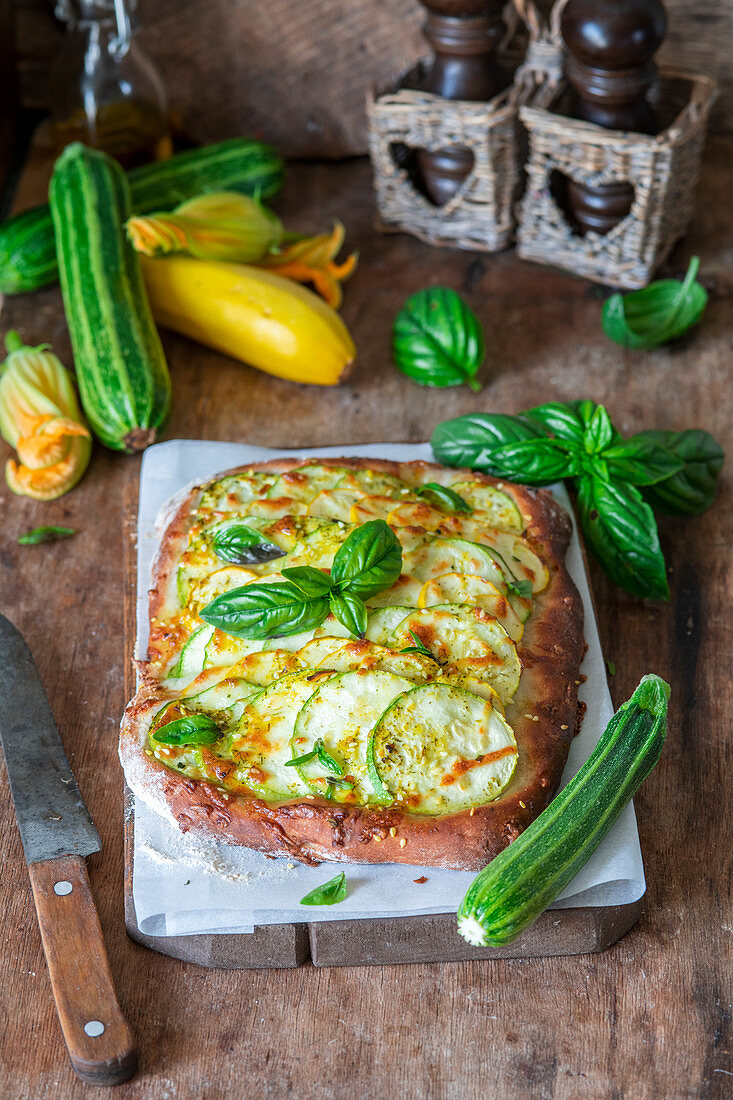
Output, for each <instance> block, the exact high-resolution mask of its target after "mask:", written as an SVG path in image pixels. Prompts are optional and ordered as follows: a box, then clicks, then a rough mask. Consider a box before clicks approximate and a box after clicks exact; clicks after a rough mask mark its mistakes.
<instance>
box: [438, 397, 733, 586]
mask: <svg viewBox="0 0 733 1100" xmlns="http://www.w3.org/2000/svg"><path fill="white" fill-rule="evenodd" d="M432 447H433V451H434V452H435V457H436V458H437V459H438V461H439V462H442V463H443V464H445V465H447V466H471V467H473V468H474V469H476V470H481V471H483V472H484V473H488V474H493V475H494V476H496V477H505V478H507V479H508V480H512V481H520V482H524V483H525V484H528V485H551V484H552V483H553V482H555V481H560V480H561V479H563V478H569V479H571V482H572V484H573V485H574V487H575V489H576V491H577V500H578V516H579V519H580V526H581V528H582V530H583V533H584V535H585V538H586V541H587V543H588V545H589V546H590V547H591V549H592V550H593V552H594V553H595V555H596V557H597V558H598V560H599V561H600V563H601V565H602V566H603V568H604V569H605V571H606V572H607V573H608V575H609V577H611V579H612V580H613V581H614V582H615V583H616V584H618V585H619V586H620V587H621V588H624V589H625V590H626V591H627V592H631V593H633V594H634V595H636V596H651V597H655V598H657V599H669V587H668V585H667V576H666V570H665V564H664V558H663V556H662V551H661V549H660V546H659V536H658V533H657V525H656V521H655V519H654V512H653V511H652V509H653V508H655V509H656V510H657V511H659V512H666V513H668V514H670V515H699V514H700V513H701V512H704V511H705V509H706V508H709V507H710V505H711V504H712V502H713V497H714V495H715V487H716V482H717V477H718V473H719V472H720V468H721V466H722V465H723V457H724V456H723V450H722V448H721V447H720V445H719V444H718V443H717V442H716V440H715V439H714V438H713V437H712V436H711V435H710V434H709V433H708V432H704V431H701V430H699V429H693V430H691V431H685V432H665V431H650V432H639V434H638V435H634V436H631V438H629V439H624V438H623V437H622V436H621V435H620V433H619V432H618V431H617V430H616V428H615V427H614V426H613V424H612V423H611V420H610V417H609V415H608V413H607V412H606V410H605V408H604V407H603V405H597V404H596V403H595V402H594V401H572V402H569V403H568V404H561V403H559V402H550V403H549V404H546V405H538V406H537V407H536V408H533V409H528V410H527V411H526V412H523V413H520V415H519V416H505V415H503V414H492V413H470V414H469V415H468V416H459V417H456V419H454V420H446V421H445V422H444V423H443V424H439V425H438V427H437V428H436V429H435V431H434V433H433V438H432Z"/></svg>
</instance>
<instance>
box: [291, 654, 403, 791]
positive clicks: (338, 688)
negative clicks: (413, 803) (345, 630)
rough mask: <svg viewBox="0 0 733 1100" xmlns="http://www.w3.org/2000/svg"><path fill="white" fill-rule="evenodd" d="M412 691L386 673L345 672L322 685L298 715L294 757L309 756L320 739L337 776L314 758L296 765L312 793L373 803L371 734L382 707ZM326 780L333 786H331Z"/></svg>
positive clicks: (292, 744)
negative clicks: (335, 767) (370, 770)
mask: <svg viewBox="0 0 733 1100" xmlns="http://www.w3.org/2000/svg"><path fill="white" fill-rule="evenodd" d="M411 687H413V684H412V683H411V682H410V680H406V679H405V678H404V677H402V676H395V675H393V674H392V673H390V672H345V673H343V674H341V675H340V676H334V677H332V678H330V679H327V680H325V681H324V683H322V684H321V685H320V687H319V688H318V690H317V691H316V692H315V693H314V694H313V695H312V696H311V698H310V699H309V700H308V702H307V703H306V704H305V706H304V707H303V709H302V710H301V711H300V713H299V715H298V718H297V721H296V723H295V729H294V732H293V738H292V742H291V749H292V756H293V758H295V759H297V758H300V757H302V756H304V755H307V754H308V753H310V752H313V750H314V748H315V747H316V742H317V741H320V742H322V743H323V747H324V749H325V751H326V753H327V754H328V755H329V756H330V757H331V758H332V759H333V760H334V762H335V763H336V764H337V766H338V768H340V769H341V775H339V774H338V773H337V771H334V770H333V769H329V768H328V767H327V766H326V765H324V763H323V761H322V760H321V759H319V758H318V757H317V756H316V757H314V758H313V759H311V760H308V761H306V762H304V763H303V764H299V765H298V772H299V773H300V775H301V778H302V779H303V780H304V782H305V783H306V784H307V785H308V787H309V789H310V790H311V792H313V793H314V794H320V795H325V796H326V797H329V798H331V799H333V800H334V801H335V802H347V803H352V804H353V803H355V802H356V803H361V804H364V803H366V802H369V801H374V798H375V789H374V785H373V783H372V780H371V778H370V775H369V771H368V768H367V744H368V741H369V736H370V734H371V731H372V728H373V726H374V724H375V723H376V721H377V720H378V718H379V717H380V715H381V714H382V713H383V711H384V710H385V708H386V707H387V706H388V705H389V704H390V703H391V702H392V700H393V699H394V698H395V697H396V696H397V695H400V694H401V693H402V692H403V691H407V690H409V689H410V688H411ZM329 777H331V778H333V779H335V780H337V782H336V783H330V782H329ZM352 784H353V786H352Z"/></svg>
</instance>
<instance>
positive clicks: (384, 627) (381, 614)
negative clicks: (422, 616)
mask: <svg viewBox="0 0 733 1100" xmlns="http://www.w3.org/2000/svg"><path fill="white" fill-rule="evenodd" d="M413 610H414V608H412V607H407V606H402V607H400V606H399V604H398V605H396V606H395V607H377V608H375V610H374V611H371V610H370V611H369V618H368V620H367V628H366V638H367V641H369V642H376V644H377V645H389V644H390V643H389V639H390V638H391V637H392V634H393V632H394V631H395V630H396V628H397V627H398V626H399V624H400V623H401V622H402V621H403V619H405V618H406V617H407V616H408V615H410V614H411V613H412V611H413ZM414 644H415V642H414V639H412V638H411V639H410V641H409V642H405V643H404V645H403V646H396V647H394V648H398V649H404V647H405V646H408V645H414ZM391 648H392V647H391Z"/></svg>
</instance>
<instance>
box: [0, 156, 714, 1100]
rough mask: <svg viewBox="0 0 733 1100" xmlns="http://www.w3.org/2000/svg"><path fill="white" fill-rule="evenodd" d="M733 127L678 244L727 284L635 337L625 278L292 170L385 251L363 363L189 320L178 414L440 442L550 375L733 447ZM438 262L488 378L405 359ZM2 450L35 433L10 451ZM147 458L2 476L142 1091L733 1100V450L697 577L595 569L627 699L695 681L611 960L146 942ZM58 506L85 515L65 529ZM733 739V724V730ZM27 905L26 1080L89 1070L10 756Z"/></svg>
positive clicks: (645, 796) (6, 838)
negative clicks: (243, 951)
mask: <svg viewBox="0 0 733 1100" xmlns="http://www.w3.org/2000/svg"><path fill="white" fill-rule="evenodd" d="M732 153H733V143H731V142H730V141H723V140H717V141H713V142H711V143H710V146H709V148H708V153H707V158H706V163H705V169H704V172H703V178H702V183H701V188H700V209H699V213H698V216H697V220H696V223H695V226H694V229H693V232H692V233H691V235H690V237H689V239H688V240H687V241H686V242H685V243H684V244H683V245H682V246H680V247H679V248H678V250H677V251H676V253H675V254H674V256H673V258H672V261H671V263H670V264H668V265H667V270H668V271H669V272H674V273H680V272H682V271H683V270H684V268H685V266H686V263H687V259H688V257H689V255H690V254H691V252H693V251H694V252H697V253H698V254H699V255H700V256H701V259H702V271H703V273H704V281H705V282H706V284H707V286H708V288H709V289H710V291H711V302H710V305H709V308H708V311H707V314H706V317H705V321H704V324H703V325H702V327H701V328H700V330H699V331H698V332H697V333H695V334H694V335H693V336H691V337H689V338H688V339H687V340H685V341H683V342H682V343H680V344H678V345H677V346H675V347H674V348H672V349H670V350H660V351H657V352H654V353H652V354H644V353H634V352H624V351H622V350H621V349H620V348H618V347H616V346H615V345H613V344H611V343H609V342H608V341H607V340H606V339H605V337H604V336H603V335H602V333H601V329H600V323H599V316H600V308H601V302H602V299H603V297H604V295H603V293H602V291H601V290H599V289H598V288H596V287H594V286H592V285H590V284H589V283H587V282H585V281H584V280H580V279H576V278H573V277H572V276H570V275H567V274H563V273H560V272H555V271H551V270H547V269H543V268H541V267H536V266H532V265H530V264H526V263H522V262H521V261H519V260H518V259H517V258H516V256H515V255H514V254H513V253H512V252H507V253H504V254H502V255H498V256H482V255H478V254H470V253H466V252H454V251H448V250H438V249H430V248H427V247H425V246H423V245H421V244H419V243H417V242H416V241H414V240H411V239H410V238H408V237H405V236H401V235H396V236H386V237H385V236H380V235H378V234H376V233H375V232H374V231H373V229H372V222H373V218H374V209H373V203H372V198H371V193H370V177H369V167H368V165H367V164H366V163H365V162H364V161H351V162H346V163H342V164H337V165H333V164H329V165H302V164H293V165H291V167H290V169H289V173H288V185H287V188H286V192H285V195H284V197H283V200H282V202H281V204H280V205H281V210H282V212H284V214H285V215H286V217H287V219H288V221H289V223H291V224H292V225H294V226H297V227H302V228H303V229H306V230H307V229H315V228H317V227H321V226H323V225H326V224H328V222H329V221H330V219H331V218H333V217H339V218H341V219H342V220H343V221H344V223H345V224H346V226H347V228H348V241H349V244H350V245H351V246H352V247H356V248H358V249H359V250H360V254H361V259H360V264H359V269H358V271H357V273H356V274H355V276H354V277H353V279H352V281H351V282H350V284H349V285H348V287H347V293H346V303H345V306H344V317H345V319H346V322H347V323H348V325H349V326H350V328H351V330H352V332H353V334H354V337H355V339H356V343H357V346H358V348H359V359H358V366H357V369H356V371H355V373H354V376H353V378H352V379H351V381H350V382H349V383H348V384H347V385H345V386H343V387H342V388H340V389H333V390H321V389H316V388H308V387H303V386H299V385H294V384H289V383H286V382H280V381H278V380H276V379H273V378H269V377H267V376H265V375H262V374H258V373H256V372H255V371H253V370H250V369H249V368H247V367H244V366H241V365H239V364H236V363H234V362H232V361H230V360H227V359H225V358H223V357H221V356H218V355H215V354H214V353H213V352H207V351H205V350H203V349H201V348H199V347H197V346H195V345H193V344H191V343H189V342H187V341H186V340H184V339H181V338H177V337H175V336H170V335H166V336H165V337H164V342H165V346H166V350H167V353H168V356H169V362H170V366H171V373H172V376H173V383H174V393H175V405H174V411H173V417H172V421H171V424H170V428H169V431H168V436H169V437H175V436H180V437H196V438H210V439H227V440H246V441H248V442H252V443H259V444H266V445H269V446H282V447H290V446H295V445H309V446H313V445H318V444H323V445H328V444H334V443H339V442H344V441H347V442H349V443H356V442H362V441H374V440H423V439H425V438H426V437H428V436H429V435H430V432H431V430H432V428H433V427H434V425H435V424H436V423H437V422H438V421H439V420H442V419H444V418H446V417H448V416H454V415H457V414H460V413H464V412H468V411H469V410H473V409H494V410H501V411H506V412H513V411H515V410H517V409H518V408H520V407H523V406H527V405H529V404H534V403H536V402H539V401H545V400H550V399H571V398H577V397H580V396H589V397H593V398H595V399H596V400H597V401H602V402H604V403H605V404H606V405H607V406H608V408H609V410H610V412H611V414H612V416H613V419H614V420H615V422H616V424H617V425H618V427H619V428H620V429H621V430H622V431H623V432H628V433H631V432H634V431H638V430H640V429H643V428H652V427H667V428H686V427H692V426H701V427H705V428H708V429H709V430H711V431H712V432H714V433H715V435H716V436H717V437H718V438H719V439H720V440H721V441H722V442H723V443H724V444H726V443H727V444H728V445H730V441H731V440H730V431H729V421H730V419H731V402H730V389H731V352H732V351H733V336H732V335H731V334H732V332H733V329H732V327H731V295H732V294H733V272H732V271H731V267H730V256H731V250H733V207H731V202H730V186H731V184H730V179H731V177H730V171H729V167H728V166H729V164H730V161H731V154H732ZM48 167H49V162H48V158H47V157H45V156H44V155H43V154H42V152H38V151H36V152H35V153H33V154H32V155H31V159H30V161H29V165H28V169H27V171H26V174H25V178H24V181H23V183H22V185H21V190H20V194H19V196H18V207H19V208H20V206H25V205H29V204H31V203H33V202H37V201H41V199H42V198H43V191H44V187H45V183H46V179H47V173H48ZM428 283H444V284H447V285H449V286H453V287H455V288H456V289H457V290H459V291H460V292H461V293H463V294H464V295H465V296H466V298H467V299H468V301H469V302H470V304H471V305H472V306H473V308H474V309H475V310H476V311H477V313H478V314H479V316H480V317H481V320H482V321H483V323H484V326H485V329H486V335H487V345H488V356H487V363H486V366H485V369H484V373H483V379H482V380H483V382H484V389H483V390H482V392H481V393H480V394H479V395H478V396H475V395H473V394H472V393H471V392H470V391H469V390H468V389H465V388H461V389H453V390H440V391H428V390H424V389H418V388H417V387H416V386H414V385H413V384H412V383H411V382H410V381H409V380H407V379H406V378H403V377H402V376H401V375H399V374H398V373H397V372H396V371H395V370H394V369H393V368H392V367H391V365H390V355H389V331H390V324H391V320H392V318H393V316H394V314H395V312H396V311H397V310H398V308H399V307H400V305H401V304H402V302H403V300H404V299H405V297H406V296H407V295H408V294H409V293H412V292H413V291H415V290H417V289H418V288H420V287H422V286H425V285H426V284H428ZM11 327H13V328H16V327H17V328H18V329H20V331H21V333H22V335H23V337H24V338H25V339H26V341H27V342H28V343H31V344H33V343H40V342H41V341H50V342H51V343H52V344H53V346H54V348H55V349H56V351H57V352H58V353H59V354H60V355H61V357H62V358H65V359H66V360H67V362H68V361H69V359H70V354H69V342H68V336H67V333H66V328H65V324H64V319H63V313H62V308H61V299H60V296H59V292H58V290H57V289H51V290H47V291H45V292H42V293H40V294H37V295H35V296H33V297H28V298H16V299H6V300H5V302H4V303H3V304H2V310H1V313H0V330H2V332H5V331H6V330H7V329H8V328H11ZM2 457H3V458H4V457H5V454H4V452H3V455H2ZM138 469H139V461H138V460H137V459H134V458H127V457H124V456H122V455H117V454H113V453H112V452H110V451H105V450H104V449H103V448H101V447H98V448H97V450H96V453H95V455H94V460H93V462H92V465H91V468H90V470H89V472H88V473H87V475H86V477H85V478H84V481H83V482H82V484H81V485H80V487H79V488H78V489H76V490H74V492H73V493H71V494H70V495H69V496H68V497H64V498H62V499H61V500H60V501H58V502H56V503H50V504H34V503H32V502H31V501H28V500H25V499H21V498H18V497H14V496H12V495H11V494H10V493H9V492H8V490H7V489H6V488H5V487H4V485H3V486H2V487H0V502H1V504H2V530H0V539H1V540H2V542H1V545H0V592H1V598H0V607H1V609H2V611H3V612H4V613H6V614H7V615H9V617H10V618H11V619H12V620H13V621H14V622H15V623H16V624H17V625H18V626H19V627H20V629H21V630H22V631H23V632H24V634H25V636H26V638H27V640H28V642H29V644H30V645H31V648H32V650H33V652H34V654H35V656H36V660H37V662H38V665H39V668H40V672H41V675H42V677H43V680H44V683H45V685H46V688H47V691H48V694H49V697H50V699H51V702H52V705H53V708H54V711H55V714H56V717H57V720H58V724H59V727H60V729H61V732H62V735H63V738H64V742H65V744H66V748H67V752H68V755H69V759H70V761H71V764H72V767H73V769H74V771H75V773H76V777H77V779H78V782H79V786H80V788H81V791H82V793H83V795H84V798H85V800H86V802H87V805H88V806H89V809H90V811H91V813H92V816H93V817H94V820H95V822H96V823H97V826H98V828H99V831H100V833H101V835H102V839H103V843H104V848H103V851H102V852H101V853H99V854H97V855H95V856H92V857H91V859H90V861H89V864H90V875H91V880H92V885H93V888H94V891H95V895H96V898H97V901H98V904H99V909H100V916H101V921H102V926H103V929H104V933H105V936H106V940H107V944H108V947H109V954H110V960H111V964H112V969H113V972H114V974H115V976H116V981H117V987H118V990H119V996H120V1001H121V1003H122V1007H123V1010H124V1011H125V1012H126V1014H127V1016H128V1018H129V1019H130V1021H131V1023H132V1025H133V1027H134V1028H135V1030H136V1032H137V1035H138V1037H139V1042H140V1050H141V1068H140V1072H139V1074H138V1076H137V1078H136V1079H135V1080H133V1081H132V1082H131V1083H130V1084H128V1085H125V1086H122V1087H121V1088H120V1089H119V1090H118V1092H117V1093H116V1095H117V1096H119V1097H121V1098H122V1100H128V1098H149V1097H156V1098H157V1097H160V1098H163V1097H168V1098H171V1100H173V1098H178V1097H180V1098H184V1097H194V1096H197V1097H198V1096H200V1097H207V1098H214V1097H230V1096H231V1097H240V1096H242V1095H249V1096H268V1097H284V1096H291V1095H294V1096H298V1097H307V1098H313V1100H316V1098H323V1100H326V1098H331V1097H341V1096H349V1097H375V1098H383V1097H388V1096H404V1097H408V1098H412V1097H426V1098H435V1100H438V1098H443V1097H456V1098H457V1097H460V1098H463V1097H492V1098H494V1100H504V1098H509V1097H537V1098H540V1097H543V1098H549V1097H552V1098H557V1100H561V1098H562V1100H565V1098H568V1100H571V1098H575V1097H581V1096H582V1097H599V1098H610V1097H619V1098H620V1097H628V1098H635V1100H636V1098H653V1100H660V1098H665V1100H668V1098H672V1097H706V1098H712V1097H722V1096H724V1095H731V1089H732V1086H733V1062H731V1060H730V1051H731V1046H732V1044H731V1039H730V1030H729V1029H730V1022H731V1005H730V1001H731V983H730V979H731V972H730V955H729V954H728V955H726V950H727V949H728V946H729V942H730V931H731V925H732V924H733V914H732V912H731V907H730V896H729V887H730V877H729V871H730V862H729V861H730V850H731V819H732V816H733V815H732V813H731V795H730V791H731V785H730V767H731V751H730V750H731V745H730V737H729V729H730V718H729V715H730V713H731V704H732V702H733V701H732V700H731V681H730V673H729V658H730V653H731V648H732V647H731V626H730V623H731V619H730V612H729V608H728V604H729V602H730V595H731V593H730V587H729V581H730V560H731V556H730V550H731V543H732V541H733V538H732V532H731V507H730V504H731V494H730V473H729V472H727V473H726V471H724V477H723V485H722V490H721V494H720V497H719V499H718V501H717V503H716V506H715V507H714V509H713V510H712V511H710V512H709V513H708V514H706V515H705V516H703V517H701V518H698V519H690V520H678V519H670V520H665V521H664V522H663V523H662V525H661V528H662V540H663V546H664V549H665V553H666V555H667V559H668V562H669V565H670V580H671V587H672V600H671V603H669V604H668V605H662V604H655V603H650V604H645V603H643V602H641V601H639V600H636V599H633V598H631V597H629V596H626V595H624V594H623V593H621V592H619V591H618V590H616V589H614V588H613V587H612V586H611V585H610V584H608V583H607V582H606V580H605V578H604V576H603V575H602V574H601V572H600V570H598V569H597V568H595V567H593V570H592V580H593V585H594V589H595V596H596V602H597V605H598V610H599V620H600V621H599V626H600V631H601V636H602V641H603V645H604V648H605V652H606V654H607V657H608V658H609V660H611V661H613V662H614V664H615V668H616V672H615V676H614V677H613V679H612V681H611V686H612V693H613V696H614V699H615V701H616V702H620V701H621V700H622V699H624V698H626V697H627V696H628V694H629V693H630V692H631V690H632V688H633V687H634V686H635V684H636V682H637V681H638V679H639V677H640V675H641V674H642V673H644V672H647V671H650V670H654V671H656V672H658V673H660V674H661V675H662V676H665V677H666V678H667V679H668V680H669V681H670V682H671V684H672V710H671V724H670V735H669V741H668V745H667V747H666V750H665V753H664V755H663V757H662V760H661V762H660V764H659V766H658V768H657V769H656V771H655V772H654V774H653V775H652V776H651V778H650V779H649V780H648V782H647V783H646V785H645V786H644V787H643V789H642V790H641V792H640V794H639V796H638V798H637V800H636V807H637V814H638V818H639V828H640V833H641V842H642V848H643V852H644V857H645V861H646V871H647V879H648V892H647V896H646V901H645V906H644V912H643V916H642V918H641V920H640V921H639V924H638V925H637V926H636V928H635V929H634V930H633V931H632V932H631V933H629V935H627V936H626V937H625V938H624V939H623V940H622V941H621V942H620V943H618V944H617V945H616V946H615V947H613V948H611V949H610V950H608V951H606V952H605V953H603V954H602V955H588V956H579V957H572V958H551V959H532V960H516V961H501V962H499V961H494V962H472V963H459V964H430V965H424V964H420V965H417V964H415V965H410V966H402V967H397V966H395V967H385V968H376V967H373V968H362V969H353V970H352V969H349V968H337V969H326V970H317V969H314V968H313V967H311V966H310V965H306V966H305V967H304V968H301V969H300V970H296V971H277V972H275V971H248V972H241V971H240V972H237V971H212V970H206V969H203V968H201V967H198V966H195V965H186V964H183V963H179V962H177V961H175V960H172V959H169V958H165V957H163V956H161V955H158V954H155V953H153V952H151V951H148V950H145V949H144V948H142V947H140V946H138V945H136V944H135V943H133V942H131V941H130V940H129V939H128V938H127V937H126V935H125V932H124V926H123V915H122V776H121V773H120V769H119V766H118V762H117V752H116V741H117V725H118V722H119V718H120V713H121V711H122V707H123V703H124V698H123V671H124V664H125V662H126V661H127V660H128V659H129V654H126V653H124V652H123V645H122V591H121V587H122V584H123V575H122V560H123V528H122V499H123V494H124V490H125V486H126V484H128V483H129V480H130V479H135V478H136V477H137V475H138ZM40 523H63V524H68V525H70V526H72V527H75V528H77V530H78V534H77V536H76V537H75V539H74V540H73V541H70V542H64V543H59V544H56V545H49V546H42V547H39V548H24V547H20V546H18V545H17V542H16V539H17V536H18V535H19V534H20V533H21V532H23V531H25V530H28V529H29V528H31V527H34V526H36V525H37V524H40ZM726 737H728V741H727V744H726ZM0 769H2V770H0V843H1V844H2V852H3V873H2V875H1V876H0V907H1V908H2V912H3V914H4V933H3V945H4V962H3V987H4V989H3V996H2V1001H1V1003H0V1020H1V1021H2V1028H3V1030H4V1041H3V1044H2V1054H1V1055H0V1066H2V1072H0V1078H2V1080H3V1086H2V1094H3V1096H7V1097H13V1098H29V1100H38V1098H40V1097H43V1098H45V1100H55V1098H57V1097H64V1098H67V1097H81V1096H84V1095H87V1094H88V1093H89V1090H88V1088H87V1086H85V1085H83V1084H82V1083H81V1082H79V1081H77V1080H76V1079H75V1078H74V1076H73V1074H72V1072H71V1070H70V1068H69V1065H68V1063H67V1060H66V1055H65V1050H64V1048H63V1043H62V1039H61V1033H60V1029H59V1025H58V1021H57V1019H56V1015H55V1012H54V1005H53V1001H52V998H51V991H50V986H49V982H48V976H47V972H46V967H45V964H44V959H43V955H42V952H41V946H40V939H39V933H38V927H37V924H36V917H35V912H34V909H33V904H32V901H31V895H30V889H29V884H28V875H27V871H26V868H25V864H24V861H23V854H22V850H21V845H20V838H19V835H18V830H17V827H16V824H15V819H14V814H13V810H12V806H11V801H10V796H9V793H8V789H7V784H6V782H5V774H4V768H3V765H1V764H0Z"/></svg>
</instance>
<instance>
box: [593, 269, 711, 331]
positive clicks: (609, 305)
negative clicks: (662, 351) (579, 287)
mask: <svg viewBox="0 0 733 1100" xmlns="http://www.w3.org/2000/svg"><path fill="white" fill-rule="evenodd" d="M699 268H700V260H699V258H698V257H697V256H693V257H692V259H691V260H690V266H689V267H688V268H687V274H686V275H685V278H684V281H683V282H679V280H677V279H659V280H658V281H657V282H654V283H650V285H649V286H647V287H644V289H643V290H635V291H632V293H631V294H612V295H611V297H610V298H609V299H608V301H607V302H606V303H605V305H604V307H603V317H602V324H603V331H604V332H605V334H606V336H608V337H609V339H611V340H613V341H614V342H615V343H617V344H621V345H622V346H623V347H625V348H646V349H648V348H656V347H659V346H660V344H668V343H669V342H670V341H671V340H676V339H677V337H678V336H682V335H683V334H684V333H685V332H687V330H688V329H690V328H692V326H693V325H695V324H697V322H698V321H699V320H700V318H701V317H702V314H703V311H704V309H705V306H706V305H707V301H708V295H707V291H706V290H705V288H704V287H703V286H701V285H700V283H698V282H696V281H695V280H696V278H697V273H698V270H699Z"/></svg>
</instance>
